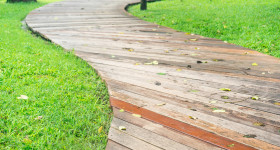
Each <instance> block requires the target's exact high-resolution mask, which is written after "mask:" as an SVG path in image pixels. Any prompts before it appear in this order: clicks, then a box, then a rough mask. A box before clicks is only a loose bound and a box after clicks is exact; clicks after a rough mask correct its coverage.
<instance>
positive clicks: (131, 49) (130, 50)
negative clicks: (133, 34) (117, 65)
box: [123, 48, 134, 52]
mask: <svg viewBox="0 0 280 150" xmlns="http://www.w3.org/2000/svg"><path fill="white" fill-rule="evenodd" d="M123 49H124V50H127V51H129V52H133V51H134V49H133V48H123Z"/></svg>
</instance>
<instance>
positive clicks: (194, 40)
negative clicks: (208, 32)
mask: <svg viewBox="0 0 280 150" xmlns="http://www.w3.org/2000/svg"><path fill="white" fill-rule="evenodd" d="M197 40H198V39H190V41H197Z"/></svg>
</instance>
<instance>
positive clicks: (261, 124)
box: [253, 122, 265, 127]
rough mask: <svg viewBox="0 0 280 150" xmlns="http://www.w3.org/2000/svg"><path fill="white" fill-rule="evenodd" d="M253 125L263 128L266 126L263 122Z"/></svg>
mask: <svg viewBox="0 0 280 150" xmlns="http://www.w3.org/2000/svg"><path fill="white" fill-rule="evenodd" d="M253 125H255V126H262V127H264V126H265V124H263V123H261V122H255V123H253Z"/></svg>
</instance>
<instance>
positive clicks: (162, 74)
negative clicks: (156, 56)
mask: <svg viewBox="0 0 280 150" xmlns="http://www.w3.org/2000/svg"><path fill="white" fill-rule="evenodd" d="M157 74H158V75H166V73H157Z"/></svg>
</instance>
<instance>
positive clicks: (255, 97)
mask: <svg viewBox="0 0 280 150" xmlns="http://www.w3.org/2000/svg"><path fill="white" fill-rule="evenodd" d="M251 99H252V100H258V99H259V97H258V96H253V97H251Z"/></svg>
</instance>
